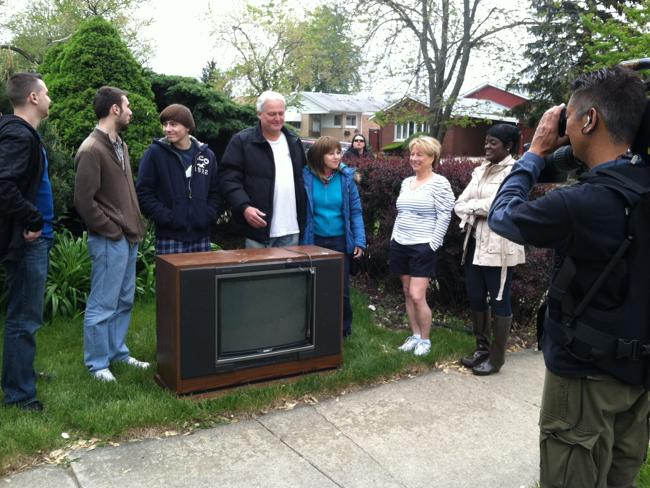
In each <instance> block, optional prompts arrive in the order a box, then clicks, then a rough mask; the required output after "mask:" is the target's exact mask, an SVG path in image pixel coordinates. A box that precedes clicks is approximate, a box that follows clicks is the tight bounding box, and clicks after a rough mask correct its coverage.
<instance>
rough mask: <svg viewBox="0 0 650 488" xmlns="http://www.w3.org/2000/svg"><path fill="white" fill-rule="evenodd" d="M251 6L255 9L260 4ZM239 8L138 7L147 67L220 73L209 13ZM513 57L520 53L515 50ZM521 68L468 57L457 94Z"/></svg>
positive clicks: (194, 0)
mask: <svg viewBox="0 0 650 488" xmlns="http://www.w3.org/2000/svg"><path fill="white" fill-rule="evenodd" d="M27 1H28V0H11V1H10V2H8V5H7V7H6V9H7V13H9V14H10V13H11V12H12V11H16V10H18V9H20V8H22V7H23V6H24V5H25V3H26V2H27ZM252 1H253V2H256V3H261V2H262V1H263V0H252ZM288 1H289V2H290V3H292V4H293V6H294V7H295V8H297V9H301V8H307V9H310V8H313V7H314V6H316V5H318V4H320V3H322V0H288ZM486 1H488V2H489V1H490V0H486ZM493 1H498V2H499V4H500V5H501V6H502V7H506V8H515V7H518V8H522V4H523V3H525V2H521V1H518V0H517V1H515V0H493ZM242 4H243V0H183V1H182V2H178V1H173V0H145V1H143V2H142V4H141V7H140V8H139V10H138V11H137V13H136V18H140V19H152V22H151V25H148V26H145V25H142V26H141V28H140V35H141V37H142V38H143V39H146V40H149V41H150V45H151V46H152V56H151V57H150V58H149V60H148V66H149V67H150V68H151V69H153V70H154V71H155V72H158V73H163V74H168V75H183V76H193V77H197V78H198V77H200V76H201V70H202V69H203V67H204V66H205V65H206V63H207V62H208V61H209V60H211V59H215V60H217V62H219V64H220V66H221V67H223V68H225V67H226V66H227V65H228V64H229V62H230V61H231V60H232V58H233V57H232V54H231V51H229V50H224V49H217V48H216V47H215V42H214V40H213V38H211V36H210V31H211V28H212V25H213V20H211V18H210V16H209V11H211V12H212V19H216V20H217V21H218V20H219V19H220V18H221V17H225V16H226V15H227V14H228V13H231V12H232V11H233V10H236V9H238V8H240V7H241V5H242ZM504 36H505V37H508V36H509V39H508V42H509V43H513V42H515V43H517V42H519V41H517V39H516V38H513V37H512V36H511V35H510V34H504ZM3 40H7V39H4V38H3V37H2V36H0V41H3ZM518 51H519V52H521V49H519V50H518ZM521 63H522V61H521V60H518V59H514V60H513V64H512V66H494V65H493V64H492V63H491V62H490V59H489V58H487V57H486V56H485V55H482V54H481V53H478V52H474V53H473V57H472V60H471V63H470V69H469V70H468V74H467V76H466V79H465V83H464V85H463V90H462V91H466V90H469V89H470V88H472V87H475V86H477V85H480V84H482V83H484V82H491V83H496V84H500V85H502V86H503V85H505V83H506V81H507V79H508V78H509V77H510V75H512V74H513V73H514V72H516V71H517V65H518V64H521ZM400 90H402V91H406V90H407V87H406V86H404V84H403V83H402V82H401V81H397V80H381V81H373V83H371V84H368V86H366V87H365V92H366V93H367V94H370V95H374V96H376V97H382V96H384V94H385V93H386V92H393V93H394V94H395V97H396V98H397V96H401V94H399V92H400ZM462 91H461V93H462ZM402 94H403V93H402Z"/></svg>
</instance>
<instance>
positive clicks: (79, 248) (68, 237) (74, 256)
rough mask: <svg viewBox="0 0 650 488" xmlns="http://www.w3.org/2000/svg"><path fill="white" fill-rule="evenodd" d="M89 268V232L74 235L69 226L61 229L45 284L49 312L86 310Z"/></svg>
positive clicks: (58, 313)
mask: <svg viewBox="0 0 650 488" xmlns="http://www.w3.org/2000/svg"><path fill="white" fill-rule="evenodd" d="M90 270H91V261H90V256H89V255H88V236H87V234H86V233H85V232H84V233H83V234H82V235H81V236H79V237H75V236H73V235H72V233H71V232H70V231H68V230H67V229H64V230H62V231H58V232H57V233H56V237H55V240H54V246H53V247H52V251H51V252H50V270H49V273H48V276H47V285H46V287H45V313H46V315H47V316H49V317H55V316H57V315H62V316H64V317H72V316H75V315H77V314H78V313H80V312H82V311H83V309H84V307H85V305H86V300H87V299H88V291H89V290H90Z"/></svg>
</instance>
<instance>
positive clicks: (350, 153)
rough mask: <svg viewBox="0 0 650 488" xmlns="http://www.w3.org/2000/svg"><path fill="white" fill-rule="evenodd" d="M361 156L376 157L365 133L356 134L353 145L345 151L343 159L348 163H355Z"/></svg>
mask: <svg viewBox="0 0 650 488" xmlns="http://www.w3.org/2000/svg"><path fill="white" fill-rule="evenodd" d="M359 158H368V159H375V156H374V154H372V151H371V150H370V148H369V147H368V143H367V142H366V138H365V137H364V136H363V134H355V135H354V137H353V138H352V145H351V146H350V147H349V148H348V149H347V150H346V151H345V153H344V154H343V158H342V159H343V161H345V162H346V163H354V161H355V160H356V159H359Z"/></svg>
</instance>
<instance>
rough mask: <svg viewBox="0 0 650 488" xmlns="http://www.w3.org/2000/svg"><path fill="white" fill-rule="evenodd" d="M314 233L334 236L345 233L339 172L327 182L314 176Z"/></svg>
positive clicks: (322, 235)
mask: <svg viewBox="0 0 650 488" xmlns="http://www.w3.org/2000/svg"><path fill="white" fill-rule="evenodd" d="M313 191H314V194H313V199H314V234H316V235H317V236H321V237H336V236H342V235H344V234H345V220H344V219H343V190H342V188H341V174H340V173H339V172H338V171H337V172H335V173H334V174H333V175H332V178H331V179H330V180H329V181H328V182H327V183H323V181H322V180H321V179H320V178H318V177H315V178H314V188H313Z"/></svg>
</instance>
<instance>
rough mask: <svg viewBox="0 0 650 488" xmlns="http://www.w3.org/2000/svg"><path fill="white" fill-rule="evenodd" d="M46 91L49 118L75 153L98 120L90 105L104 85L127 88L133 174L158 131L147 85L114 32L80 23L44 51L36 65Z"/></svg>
mask: <svg viewBox="0 0 650 488" xmlns="http://www.w3.org/2000/svg"><path fill="white" fill-rule="evenodd" d="M39 69H40V70H41V72H42V73H43V76H44V80H45V83H46V84H47V85H48V88H49V90H50V96H51V98H52V107H51V110H50V120H51V122H52V123H53V124H54V125H55V126H56V128H57V130H58V132H59V136H60V137H61V140H62V142H63V144H64V145H65V146H67V147H69V148H72V149H74V150H76V149H77V148H78V147H79V145H80V144H81V142H82V141H83V140H84V139H85V138H86V137H87V136H88V134H89V133H90V132H91V131H92V130H93V127H94V126H95V124H96V123H97V118H96V116H95V114H94V112H93V108H92V102H93V98H94V96H95V92H96V91H97V89H98V88H100V87H101V86H103V85H111V86H116V87H118V88H121V89H123V90H126V91H127V92H128V93H129V95H128V97H129V101H130V102H131V109H132V110H133V118H132V120H131V123H130V124H129V126H128V128H127V129H126V130H125V132H124V134H123V137H124V140H125V141H126V142H127V144H128V145H129V152H130V154H131V160H132V162H133V167H134V171H135V170H136V169H137V164H138V161H139V159H140V158H141V157H142V154H143V153H144V151H145V149H146V148H147V147H148V146H149V143H150V142H151V139H152V138H153V137H154V136H155V135H157V134H158V133H159V132H160V127H159V124H158V111H157V110H156V106H155V104H154V101H153V100H154V98H153V92H152V91H151V83H150V81H149V79H148V78H147V77H146V76H145V74H144V71H143V69H142V67H141V66H140V65H139V64H138V62H137V61H136V59H135V58H134V57H133V54H132V53H131V51H129V48H128V47H127V46H126V44H125V43H124V41H122V39H121V38H120V35H119V33H118V32H117V31H116V30H115V28H114V27H113V26H112V25H111V24H110V23H109V22H107V21H106V20H104V19H102V18H100V17H95V18H93V19H90V20H88V21H86V22H84V23H82V24H81V27H80V28H79V30H78V31H77V32H76V33H75V34H74V35H73V36H72V37H71V38H70V39H69V40H68V41H66V42H65V43H64V44H62V45H57V46H55V47H53V48H52V49H50V50H48V52H47V54H46V56H45V60H44V62H43V63H42V64H41V66H40V67H39Z"/></svg>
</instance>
